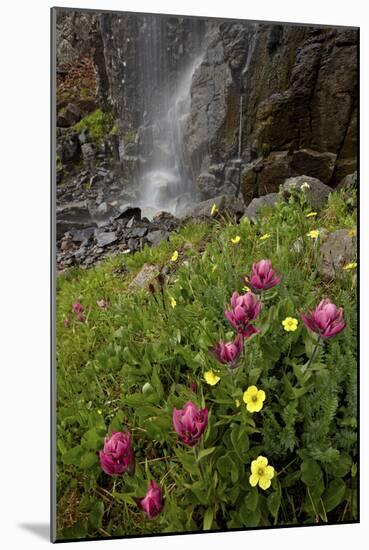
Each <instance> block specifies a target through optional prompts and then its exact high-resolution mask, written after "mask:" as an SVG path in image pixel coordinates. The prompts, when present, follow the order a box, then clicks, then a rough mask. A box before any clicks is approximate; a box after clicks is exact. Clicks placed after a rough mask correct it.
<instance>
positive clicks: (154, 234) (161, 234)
mask: <svg viewBox="0 0 369 550" xmlns="http://www.w3.org/2000/svg"><path fill="white" fill-rule="evenodd" d="M169 235H170V232H169V231H164V230H163V229H156V230H155V231H150V233H148V235H146V240H147V241H148V243H149V244H150V245H151V246H153V247H155V246H157V245H158V244H160V243H161V241H167V240H168V238H169Z"/></svg>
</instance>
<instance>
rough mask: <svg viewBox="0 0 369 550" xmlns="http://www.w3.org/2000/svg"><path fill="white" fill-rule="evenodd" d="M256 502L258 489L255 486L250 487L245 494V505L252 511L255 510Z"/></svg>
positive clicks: (257, 500)
mask: <svg viewBox="0 0 369 550" xmlns="http://www.w3.org/2000/svg"><path fill="white" fill-rule="evenodd" d="M258 503H259V491H258V490H257V488H256V487H254V488H253V489H251V491H250V492H249V494H248V495H247V497H246V500H245V505H246V507H247V508H248V509H249V510H252V511H254V510H256V508H257V506H258Z"/></svg>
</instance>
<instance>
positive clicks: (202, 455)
mask: <svg viewBox="0 0 369 550" xmlns="http://www.w3.org/2000/svg"><path fill="white" fill-rule="evenodd" d="M215 449H216V447H209V449H202V451H200V452H199V454H198V457H197V460H198V461H199V462H200V460H202V459H203V458H205V457H206V456H209V455H211V453H213V452H214V451H215Z"/></svg>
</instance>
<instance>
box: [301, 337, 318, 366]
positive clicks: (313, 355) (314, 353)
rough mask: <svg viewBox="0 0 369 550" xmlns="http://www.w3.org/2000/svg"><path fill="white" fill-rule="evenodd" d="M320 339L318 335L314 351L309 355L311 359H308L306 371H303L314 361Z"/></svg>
mask: <svg viewBox="0 0 369 550" xmlns="http://www.w3.org/2000/svg"><path fill="white" fill-rule="evenodd" d="M321 339H322V337H321V336H320V334H319V336H318V341H317V343H316V344H315V348H314V350H313V353H312V354H311V357H310V359H309V362H308V364H307V365H306V369H304V370H308V368H309V367H310V365H311V364H312V363H313V362H314V359H315V356H316V353H317V351H318V348H319V344H320V340H321Z"/></svg>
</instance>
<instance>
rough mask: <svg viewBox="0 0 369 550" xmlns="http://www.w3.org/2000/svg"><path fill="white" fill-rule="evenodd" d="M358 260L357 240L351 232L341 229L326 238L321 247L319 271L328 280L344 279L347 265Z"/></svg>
mask: <svg viewBox="0 0 369 550" xmlns="http://www.w3.org/2000/svg"><path fill="white" fill-rule="evenodd" d="M356 258H357V239H356V235H352V234H351V232H350V230H347V229H339V230H338V231H334V233H331V234H330V235H328V236H327V237H326V239H325V240H324V242H323V243H322V245H321V247H320V258H319V262H318V271H319V273H320V275H321V276H322V277H323V278H324V279H326V280H330V279H335V278H336V277H342V275H343V274H344V273H346V271H345V270H344V269H343V267H344V266H345V265H347V264H348V263H351V262H355V261H356Z"/></svg>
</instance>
